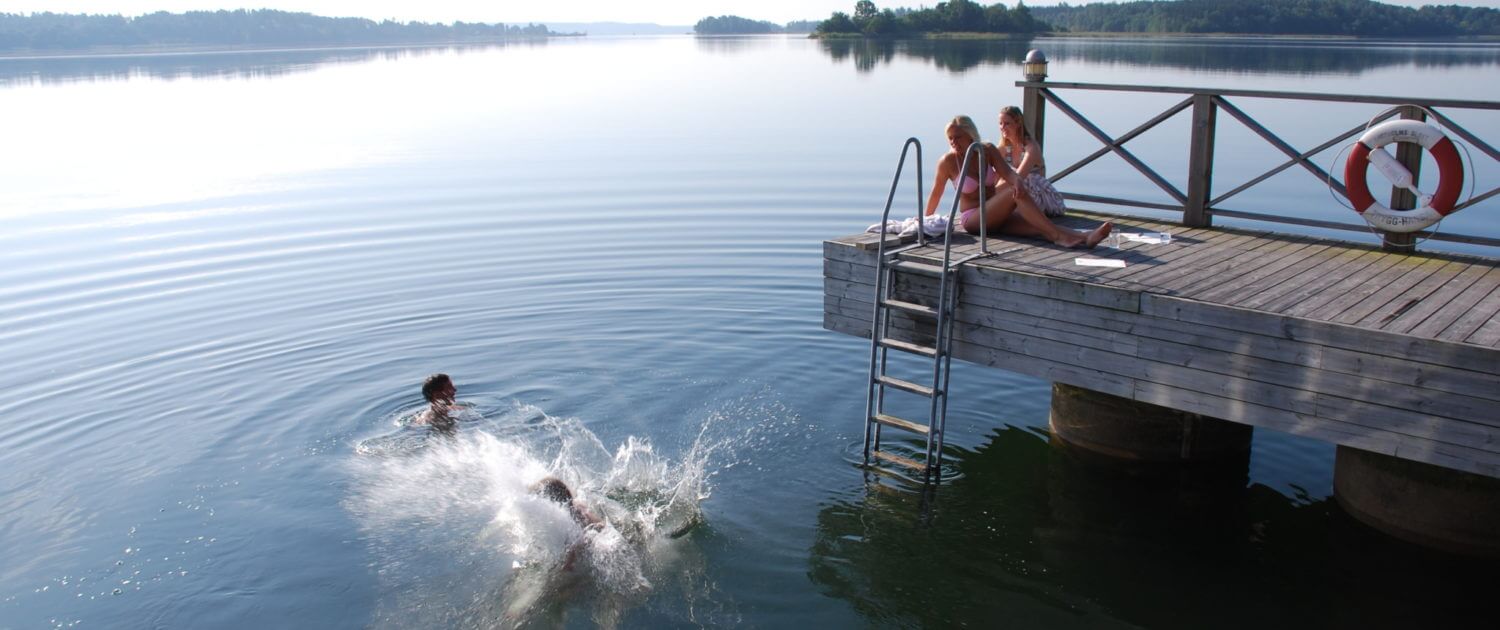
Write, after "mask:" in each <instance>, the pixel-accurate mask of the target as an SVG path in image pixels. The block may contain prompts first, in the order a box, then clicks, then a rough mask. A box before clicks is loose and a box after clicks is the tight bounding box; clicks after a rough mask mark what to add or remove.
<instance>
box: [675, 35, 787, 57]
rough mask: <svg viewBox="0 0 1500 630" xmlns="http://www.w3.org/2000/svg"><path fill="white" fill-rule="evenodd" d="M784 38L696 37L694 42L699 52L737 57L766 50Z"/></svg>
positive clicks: (746, 36)
mask: <svg viewBox="0 0 1500 630" xmlns="http://www.w3.org/2000/svg"><path fill="white" fill-rule="evenodd" d="M783 40H784V38H783V37H782V36H780V35H771V36H765V35H761V36H754V35H695V36H693V42H694V43H696V44H697V45H698V50H701V51H703V52H706V53H714V54H719V55H735V54H739V53H744V52H749V51H750V50H753V49H756V48H764V47H766V46H767V45H770V44H773V43H780V42H782V41H783Z"/></svg>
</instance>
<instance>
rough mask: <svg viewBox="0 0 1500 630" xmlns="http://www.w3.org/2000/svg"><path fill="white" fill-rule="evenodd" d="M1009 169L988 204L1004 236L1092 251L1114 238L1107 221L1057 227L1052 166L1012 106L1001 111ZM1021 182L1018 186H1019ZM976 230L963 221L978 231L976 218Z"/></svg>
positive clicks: (1058, 199)
mask: <svg viewBox="0 0 1500 630" xmlns="http://www.w3.org/2000/svg"><path fill="white" fill-rule="evenodd" d="M997 152H998V153H999V154H1000V157H1001V159H1002V160H1004V162H1005V165H1006V168H1003V169H1001V170H1000V172H1001V174H1002V175H1005V174H1007V173H1006V172H1007V171H1009V173H1008V174H1009V175H1012V177H1006V178H1005V184H1003V185H1001V186H1000V187H999V188H997V189H996V190H995V196H994V197H992V198H989V199H987V200H986V201H985V206H984V215H985V216H984V219H985V223H986V226H985V227H986V228H987V229H988V230H990V231H995V232H999V233H1002V234H1014V235H1016V236H1035V237H1040V238H1044V239H1047V240H1049V241H1052V242H1053V243H1055V244H1057V245H1061V246H1063V247H1079V246H1084V247H1089V248H1093V247H1094V246H1095V245H1098V244H1099V243H1100V242H1101V241H1103V240H1104V238H1105V237H1106V236H1109V233H1110V231H1111V230H1113V229H1114V224H1112V223H1109V222H1105V223H1104V224H1102V225H1100V226H1099V227H1097V228H1094V229H1093V230H1091V231H1088V232H1081V231H1078V230H1073V229H1069V228H1065V227H1062V226H1060V225H1057V224H1056V223H1053V222H1052V218H1053V217H1060V216H1063V213H1064V212H1066V211H1067V208H1066V207H1065V206H1063V198H1062V193H1059V192H1057V189H1056V188H1053V187H1052V182H1050V181H1047V166H1046V163H1045V162H1044V161H1043V160H1042V147H1041V145H1039V144H1037V142H1036V140H1034V139H1032V137H1031V133H1030V132H1028V131H1026V119H1025V117H1024V116H1023V115H1022V113H1021V108H1019V107H1016V106H1014V105H1007V106H1005V107H1003V108H1001V109H1000V146H999V147H998V148H997ZM986 158H988V156H986ZM1018 182H1019V183H1018ZM974 223H975V224H974V226H973V227H970V226H969V223H968V222H967V221H966V222H964V229H966V230H968V231H969V232H970V233H974V232H978V231H979V225H978V219H977V217H976V219H975V222H974Z"/></svg>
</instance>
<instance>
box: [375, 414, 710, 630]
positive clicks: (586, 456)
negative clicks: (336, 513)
mask: <svg viewBox="0 0 1500 630" xmlns="http://www.w3.org/2000/svg"><path fill="white" fill-rule="evenodd" d="M501 415H503V416H505V417H503V418H500V419H498V420H494V421H489V420H486V421H479V422H473V423H470V424H468V425H467V426H464V425H461V427H460V430H459V431H458V432H457V434H455V435H451V436H449V435H441V434H437V433H431V432H423V431H421V430H418V429H413V428H409V427H406V428H402V429H401V433H400V434H399V435H401V436H402V438H401V439H402V442H401V443H402V444H403V447H402V448H400V449H396V450H394V451H393V450H389V449H387V450H372V449H369V448H365V446H366V445H367V444H368V443H369V441H366V442H362V443H361V445H360V447H359V448H356V452H355V455H354V456H353V457H352V458H351V460H352V464H351V465H352V468H353V475H354V479H355V484H354V491H353V493H352V494H351V497H350V498H349V499H348V500H347V501H346V507H347V508H348V510H349V511H350V513H351V514H353V515H354V517H355V518H356V520H357V521H358V523H359V525H360V528H361V531H362V532H363V534H364V536H365V538H366V540H367V541H368V543H369V545H370V547H371V552H372V556H373V560H372V563H371V569H372V570H373V572H374V574H375V576H376V578H377V581H378V582H379V584H380V591H381V592H382V593H381V594H382V596H381V598H380V599H381V603H380V604H379V605H378V606H377V610H376V613H375V619H374V621H373V624H372V625H376V626H384V627H413V626H459V627H515V626H524V625H531V624H535V623H547V622H548V620H552V621H556V620H559V619H560V618H561V617H562V616H565V615H567V614H570V611H571V610H574V609H579V608H585V609H588V610H589V614H590V615H591V617H592V620H593V621H594V622H595V623H596V624H599V625H605V626H608V625H612V624H613V623H614V622H615V621H617V620H618V619H619V617H620V615H621V614H623V613H624V612H625V611H626V610H629V609H630V608H632V607H635V606H638V605H640V604H641V603H643V602H644V601H646V600H647V599H648V598H649V597H651V596H652V595H653V594H655V593H657V592H659V591H660V590H661V589H662V588H663V587H664V586H667V585H671V587H672V588H678V587H683V588H689V589H691V588H692V586H691V582H692V581H693V579H694V577H693V576H695V575H696V576H700V577H701V575H702V574H703V563H702V562H701V561H695V557H696V555H697V550H696V548H695V543H693V542H692V540H691V539H692V537H691V536H688V535H687V534H688V533H690V531H691V530H692V529H693V528H694V526H695V525H697V524H699V523H700V522H702V520H703V519H702V514H701V511H700V508H699V505H700V504H701V502H702V501H703V500H704V499H706V498H707V497H708V495H709V489H708V485H707V478H708V475H706V474H705V471H706V470H707V468H708V466H709V462H710V459H711V456H712V454H713V453H715V452H716V451H718V450H719V449H720V448H721V447H722V446H724V443H722V442H713V441H711V439H710V438H708V437H706V436H707V434H708V432H706V431H704V432H700V435H699V436H698V439H697V440H696V441H695V442H694V443H693V444H692V446H691V447H690V448H689V449H688V451H687V453H686V454H684V455H683V456H682V457H681V458H680V459H673V458H670V457H665V456H663V455H661V454H659V453H658V452H657V450H656V447H655V446H654V445H653V444H652V443H651V442H650V441H649V440H646V439H642V438H638V437H634V436H632V437H628V438H626V440H625V442H624V443H623V444H621V445H619V447H618V448H616V449H615V450H614V452H613V453H611V452H610V450H609V449H607V448H606V447H605V445H604V444H603V442H602V441H600V440H599V438H598V436H596V435H594V434H593V433H592V432H590V431H589V430H588V429H587V428H585V427H584V426H583V425H582V423H580V422H579V421H577V420H576V419H559V418H553V417H550V416H546V415H545V414H542V413H541V412H540V411H538V410H536V409H535V408H531V407H524V406H518V407H516V408H515V409H513V410H512V412H510V413H505V414H501ZM549 475H550V476H554V477H557V478H559V479H561V480H563V481H564V482H565V483H567V484H568V486H569V487H570V488H572V490H573V493H574V496H575V497H576V498H577V499H578V500H579V501H581V502H583V503H584V504H585V505H587V506H588V509H590V510H592V511H593V512H594V513H595V514H597V515H599V516H601V517H602V518H603V519H604V521H605V524H604V527H603V528H602V529H600V530H598V531H589V530H585V529H583V528H581V527H579V526H578V524H577V523H575V522H574V521H573V520H572V518H571V517H570V516H569V514H568V513H567V511H566V510H565V509H564V508H563V507H562V506H560V505H559V504H557V503H553V502H551V501H548V500H546V499H544V498H543V497H541V496H540V495H538V494H536V493H534V492H532V491H531V488H532V485H533V484H535V483H536V482H537V481H538V480H540V479H542V478H543V477H546V476H549Z"/></svg>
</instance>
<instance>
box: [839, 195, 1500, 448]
mask: <svg viewBox="0 0 1500 630" xmlns="http://www.w3.org/2000/svg"><path fill="white" fill-rule="evenodd" d="M1106 219H1107V220H1112V221H1114V222H1115V224H1116V226H1117V228H1116V229H1117V230H1125V231H1128V232H1147V231H1151V232H1156V231H1167V232H1171V233H1172V241H1171V243H1169V244H1144V243H1127V244H1125V245H1122V247H1121V248H1120V249H1112V248H1108V247H1100V248H1098V249H1096V250H1093V251H1084V250H1076V249H1075V250H1068V249H1063V248H1059V247H1055V246H1052V245H1050V244H1047V243H1044V242H1041V241H1036V240H1031V239H1018V238H1012V237H1001V238H991V239H990V244H989V248H990V251H992V252H1003V253H1002V254H1000V255H998V256H991V257H987V258H981V259H977V260H975V261H972V262H970V263H968V264H966V265H965V266H964V268H963V270H962V272H961V274H960V282H959V287H960V293H959V306H958V310H957V320H956V324H957V325H956V326H955V329H954V330H955V332H954V356H955V357H957V358H959V359H962V360H966V361H970V362H974V363H979V364H983V365H989V366H993V367H998V368H1002V369H1006V370H1010V371H1013V372H1018V373H1022V374H1027V375H1030V376H1034V377H1038V378H1043V379H1047V380H1049V381H1053V382H1060V383H1066V384H1069V385H1074V386H1078V387H1083V388H1087V389H1090V390H1094V391H1099V392H1103V393H1106V394H1112V395H1115V396H1120V397H1124V398H1130V399H1134V400H1138V401H1142V402H1147V403H1152V404H1156V405H1160V406H1164V407H1170V408H1173V409H1178V410H1182V411H1187V412H1192V413H1198V414H1201V415H1204V416H1210V417H1214V418H1221V419H1224V420H1230V421H1233V422H1239V423H1243V424H1248V425H1252V426H1256V427H1263V428H1267V429H1274V430H1277V431H1285V432H1288V433H1294V434H1297V435H1304V436H1308V437H1312V438H1317V439H1320V440H1324V441H1327V442H1332V443H1335V444H1339V445H1344V446H1351V447H1355V448H1359V449H1364V450H1367V451H1373V452H1377V453H1384V454H1387V455H1394V456H1396V457H1401V458H1405V459H1411V460H1417V461H1422V462H1427V463H1430V464H1436V465H1439V466H1444V467H1448V468H1453V469H1458V470H1463V471H1467V472H1473V473H1479V474H1483V475H1488V476H1491V477H1500V260H1497V259H1492V258H1481V257H1475V256H1462V255H1450V254H1435V253H1422V254H1415V255H1409V254H1396V253H1387V252H1382V251H1380V249H1379V248H1376V247H1372V246H1368V245H1361V244H1356V243H1349V242H1344V241H1338V240H1331V239H1322V238H1314V237H1309V236H1297V235H1289V234H1279V233H1272V232H1263V231H1253V230H1236V229H1225V228H1185V227H1183V226H1181V225H1179V224H1176V223H1163V222H1155V221H1151V220H1144V219H1132V218H1128V217H1119V216H1116V215H1107V216H1106V215H1094V214H1089V213H1081V212H1072V213H1071V214H1070V216H1069V217H1068V218H1067V219H1063V220H1062V222H1064V223H1071V224H1073V225H1074V227H1088V226H1092V225H1094V224H1096V222H1097V221H1099V220H1106ZM954 239H955V240H954V242H955V243H956V245H955V247H954V251H955V257H958V256H961V255H963V254H967V253H971V252H977V251H978V249H979V244H978V241H977V239H976V238H974V237H970V236H966V235H962V236H955V237H954ZM897 240H898V239H895V238H894V237H891V238H890V240H889V241H888V244H887V247H888V248H889V247H891V246H893V245H894V244H895V243H896V242H897ZM911 240H912V239H910V238H908V239H906V241H907V242H910V241H911ZM877 241H878V237H877V236H876V235H873V234H860V235H854V236H848V237H844V238H837V239H833V240H829V241H825V242H824V244H823V256H824V260H823V270H824V280H823V286H824V318H823V325H824V327H825V328H827V329H829V330H834V331H838V332H843V333H847V334H851V335H857V336H861V337H866V338H868V337H869V334H870V318H871V316H872V314H873V312H874V305H873V303H872V299H873V297H874V293H875V286H874V281H875V276H874V274H875V257H876V249H875V247H876V245H877ZM901 257H902V258H906V259H911V260H919V261H924V262H932V263H938V264H940V263H941V259H942V243H941V242H938V243H937V244H936V246H933V245H932V244H929V245H927V246H925V247H922V248H917V249H913V250H908V251H906V252H904V253H902V254H901ZM1079 257H1089V258H1113V259H1120V260H1124V261H1125V262H1126V267H1124V268H1102V267H1084V266H1079V265H1077V264H1076V263H1075V259H1076V258H1079ZM895 287H896V289H897V291H898V294H901V295H904V296H906V297H903V298H902V299H909V300H913V301H922V302H925V303H928V304H931V303H932V301H933V298H934V296H935V294H936V281H935V280H933V279H930V278H923V277H911V276H903V277H900V278H898V280H897V283H896V285H895ZM893 318H894V320H893V321H894V322H895V324H894V325H893V327H894V328H895V329H896V336H897V338H898V339H903V340H908V341H927V342H929V343H930V338H931V332H930V330H931V324H930V323H925V322H915V321H913V320H911V319H909V318H906V317H905V316H902V315H893ZM952 404H954V405H962V404H963V401H962V400H955V401H953V403H952Z"/></svg>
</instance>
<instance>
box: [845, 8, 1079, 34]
mask: <svg viewBox="0 0 1500 630" xmlns="http://www.w3.org/2000/svg"><path fill="white" fill-rule="evenodd" d="M1050 30H1052V26H1051V25H1049V24H1047V23H1046V22H1043V21H1041V20H1038V19H1037V18H1036V17H1034V16H1033V15H1032V14H1031V9H1030V8H1028V7H1027V6H1026V3H1024V2H1017V3H1016V6H1015V8H1013V9H1012V8H1007V7H1006V6H1005V5H1004V4H1000V3H996V4H992V5H990V6H983V5H981V4H979V3H977V2H970V1H969V0H950V1H949V2H939V3H938V4H937V6H935V7H932V8H923V9H908V8H901V9H884V10H882V9H880V8H879V7H876V6H875V3H874V2H872V1H871V0H859V1H858V2H855V3H854V14H853V15H850V14H847V13H844V12H842V11H835V12H834V13H833V15H831V16H829V18H828V19H826V20H823V22H821V23H820V24H818V27H817V29H816V31H815V32H816V33H817V34H818V35H822V36H829V35H831V36H843V35H865V36H868V37H899V36H903V35H916V34H922V33H1041V32H1046V31H1050Z"/></svg>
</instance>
